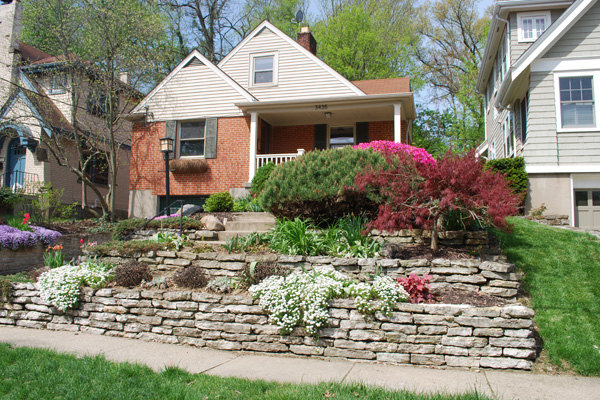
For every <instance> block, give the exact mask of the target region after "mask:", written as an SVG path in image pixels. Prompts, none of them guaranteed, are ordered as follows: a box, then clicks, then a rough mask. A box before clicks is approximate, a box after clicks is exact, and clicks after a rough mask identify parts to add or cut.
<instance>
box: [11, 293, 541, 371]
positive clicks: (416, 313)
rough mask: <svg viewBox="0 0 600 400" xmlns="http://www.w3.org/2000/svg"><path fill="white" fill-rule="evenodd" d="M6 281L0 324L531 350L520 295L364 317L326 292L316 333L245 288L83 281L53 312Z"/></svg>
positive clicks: (425, 355)
mask: <svg viewBox="0 0 600 400" xmlns="http://www.w3.org/2000/svg"><path fill="white" fill-rule="evenodd" d="M13 286H14V289H15V290H14V293H13V296H12V298H11V299H9V301H8V302H7V303H5V304H4V305H2V306H0V324H4V325H16V326H21V327H27V328H37V329H52V330H67V331H74V332H84V333H92V334H98V335H108V336H119V337H127V338H136V339H142V340H149V341H158V342H164V343H179V344H186V345H193V346H197V347H208V348H214V349H221V350H244V351H252V352H265V353H283V354H294V355H302V356H311V357H327V358H346V359H350V360H368V361H376V362H381V363H388V364H413V365H429V366H449V367H467V368H481V367H483V368H495V369H507V368H508V369H526V370H527V369H531V366H532V360H533V359H534V358H535V356H536V350H535V349H536V342H535V340H534V339H533V334H534V330H533V329H534V328H533V320H532V318H533V315H534V313H533V310H531V309H529V308H527V307H523V306H520V305H507V306H504V307H486V308H476V307H472V306H466V305H445V304H407V303H400V304H398V305H397V307H396V308H395V310H394V312H393V313H392V315H391V316H390V317H385V316H383V315H381V314H379V313H376V314H375V315H373V316H372V317H368V318H365V317H364V316H363V315H362V314H359V313H358V312H357V310H356V308H355V306H354V301H353V300H333V301H331V302H330V308H329V317H330V318H329V326H328V327H327V328H325V329H321V330H320V332H319V338H318V339H317V338H315V337H311V336H307V335H306V334H305V332H304V330H303V329H295V330H294V331H293V333H292V334H291V335H289V336H281V335H279V332H278V330H277V328H276V327H275V326H273V325H270V324H269V322H268V316H267V315H266V314H265V312H264V311H263V310H262V309H261V308H260V307H259V306H258V305H257V302H256V301H253V300H252V298H250V297H249V296H247V295H217V294H212V293H206V292H201V291H164V290H139V289H120V288H115V289H99V290H92V289H89V288H86V289H84V291H83V296H82V301H81V304H80V306H79V307H78V308H77V309H75V310H71V311H67V312H60V311H59V310H57V309H56V308H54V307H51V306H49V305H48V304H45V303H44V302H43V301H42V300H41V298H40V295H39V291H38V290H37V289H36V287H35V286H34V285H33V284H30V283H28V284H13Z"/></svg>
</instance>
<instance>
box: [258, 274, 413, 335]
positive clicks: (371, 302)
mask: <svg viewBox="0 0 600 400" xmlns="http://www.w3.org/2000/svg"><path fill="white" fill-rule="evenodd" d="M249 291H250V293H251V294H252V296H253V297H254V298H256V299H258V300H259V305H260V306H261V307H262V308H263V309H265V310H266V311H267V312H268V313H269V315H270V318H271V320H272V322H273V323H274V324H275V325H277V327H278V328H279V330H280V332H281V334H289V333H291V332H292V330H293V329H294V328H295V327H300V326H303V327H305V328H306V331H307V333H309V334H310V335H314V336H317V335H318V332H319V329H320V328H322V327H323V326H325V325H326V324H327V321H328V318H329V313H328V307H329V301H330V300H332V299H336V298H346V297H355V299H356V300H355V301H356V304H357V308H358V310H359V311H361V312H364V313H370V312H374V311H377V310H380V311H381V312H383V313H386V314H388V313H389V312H391V311H392V310H393V308H394V306H395V304H396V303H397V302H400V301H406V299H408V294H407V293H406V291H405V290H404V289H403V288H402V287H401V286H399V285H397V284H396V282H394V280H393V279H392V278H390V277H386V276H381V277H377V278H376V279H375V280H374V281H373V283H359V282H357V281H354V280H351V279H350V278H348V277H347V276H346V275H344V274H342V273H341V272H338V271H336V270H335V269H333V268H331V267H316V268H315V269H314V270H313V271H308V272H307V271H302V272H293V273H291V274H290V275H288V276H285V277H284V276H270V277H268V278H266V279H265V280H263V281H262V282H261V283H259V284H257V285H253V286H251V287H250V289H249Z"/></svg>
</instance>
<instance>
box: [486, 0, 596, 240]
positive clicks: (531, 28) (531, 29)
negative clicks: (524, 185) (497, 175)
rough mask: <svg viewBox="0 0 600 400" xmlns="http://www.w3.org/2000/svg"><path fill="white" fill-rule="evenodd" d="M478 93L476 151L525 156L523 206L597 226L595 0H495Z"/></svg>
mask: <svg viewBox="0 0 600 400" xmlns="http://www.w3.org/2000/svg"><path fill="white" fill-rule="evenodd" d="M477 90H478V91H479V92H480V93H482V94H483V95H484V96H485V107H486V112H485V115H486V125H485V127H486V134H485V141H484V142H483V143H482V144H481V146H479V148H478V153H479V154H480V155H482V156H484V157H487V158H489V159H496V158H503V157H515V156H522V157H524V158H525V164H526V170H527V173H528V174H529V193H528V196H527V203H526V207H527V209H528V210H532V209H535V208H539V207H540V206H542V204H543V205H545V207H546V214H554V215H566V216H568V221H569V224H570V225H572V226H580V227H586V228H600V102H599V101H597V98H598V97H599V96H600V1H598V0H577V1H573V0H570V1H569V0H566V1H565V0H506V1H497V2H496V4H495V5H494V11H493V19H492V22H491V26H490V33H489V36H488V38H487V44H486V49H485V53H484V60H483V63H482V67H481V70H480V71H479V77H478V82H477Z"/></svg>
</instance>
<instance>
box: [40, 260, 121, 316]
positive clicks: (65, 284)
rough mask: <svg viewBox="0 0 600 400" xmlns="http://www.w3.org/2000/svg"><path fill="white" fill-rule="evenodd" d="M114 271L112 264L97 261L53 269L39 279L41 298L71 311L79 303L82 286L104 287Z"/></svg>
mask: <svg viewBox="0 0 600 400" xmlns="http://www.w3.org/2000/svg"><path fill="white" fill-rule="evenodd" d="M112 269H113V266H112V265H111V264H106V263H99V262H95V261H85V262H82V263H80V264H79V265H70V264H67V265H63V266H62V267H58V268H55V269H51V270H50V271H47V272H44V273H43V274H42V275H40V277H39V278H38V284H39V286H40V295H41V298H42V300H44V301H47V302H48V303H50V304H52V305H53V306H55V307H56V308H58V309H59V310H61V311H66V310H68V309H71V308H73V307H75V306H76V305H77V303H78V302H79V297H80V295H81V287H82V286H89V287H91V288H94V289H98V288H101V287H103V286H104V285H106V283H107V282H108V281H109V280H110V278H111V276H112Z"/></svg>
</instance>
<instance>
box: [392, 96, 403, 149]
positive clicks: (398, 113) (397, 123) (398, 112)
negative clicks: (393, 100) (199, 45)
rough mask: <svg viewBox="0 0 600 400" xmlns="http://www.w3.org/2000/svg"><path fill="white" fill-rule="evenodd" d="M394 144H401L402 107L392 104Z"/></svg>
mask: <svg viewBox="0 0 600 400" xmlns="http://www.w3.org/2000/svg"><path fill="white" fill-rule="evenodd" d="M394 142H396V143H401V142H402V105H401V104H394Z"/></svg>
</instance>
